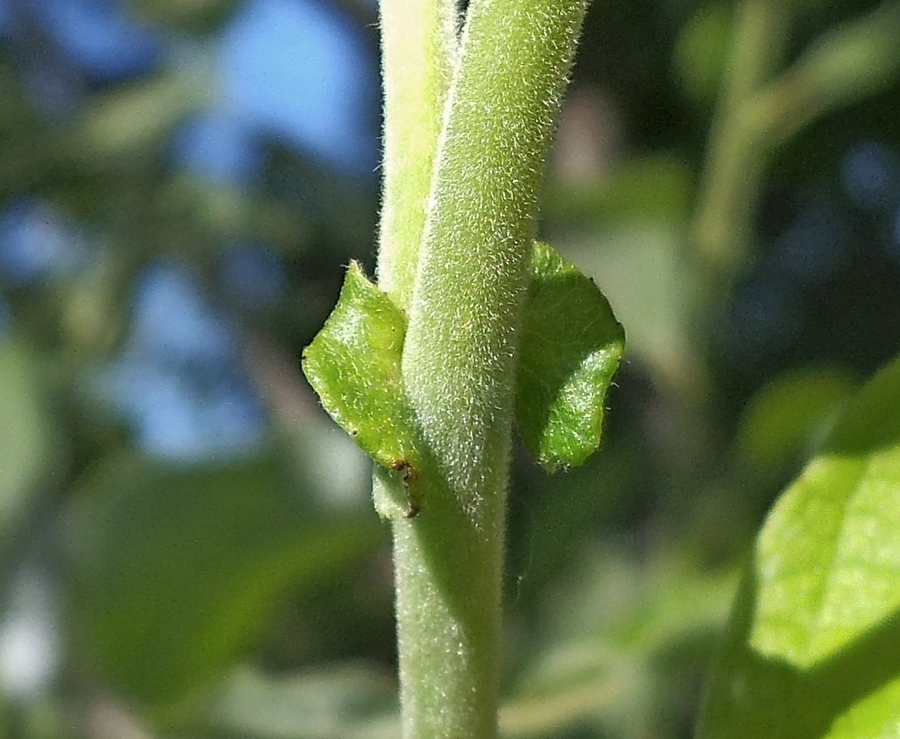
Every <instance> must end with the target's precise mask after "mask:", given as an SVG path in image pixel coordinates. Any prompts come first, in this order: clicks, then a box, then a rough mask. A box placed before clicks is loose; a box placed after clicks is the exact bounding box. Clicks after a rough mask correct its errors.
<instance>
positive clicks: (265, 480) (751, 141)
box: [0, 0, 900, 739]
mask: <svg viewBox="0 0 900 739" xmlns="http://www.w3.org/2000/svg"><path fill="white" fill-rule="evenodd" d="M377 45H378V39H377V8H376V7H375V5H374V4H373V3H372V2H371V1H370V0H190V1H186V0H132V1H131V2H128V1H127V0H41V1H40V2H28V1H27V0H2V1H0V532H2V538H0V575H2V577H0V594H2V598H0V605H2V608H0V736H6V737H12V738H14V739H19V738H22V739H38V738H40V739H75V738H82V737H84V738H90V739H148V738H151V737H171V738H173V739H174V738H184V739H187V738H188V737H190V738H192V739H206V738H209V739H230V738H232V737H250V738H251V739H287V738H297V739H307V738H308V739H325V738H329V739H330V738H334V739H353V738H356V737H358V738H360V739H362V738H374V737H395V736H397V735H398V732H397V723H396V705H395V699H394V695H395V690H396V686H395V685H394V667H395V665H394V661H395V654H394V637H393V616H392V612H391V607H392V603H391V600H392V595H391V572H390V551H389V536H388V531H387V530H386V527H385V526H384V525H382V524H381V523H380V522H379V521H378V519H377V517H376V515H375V513H374V511H373V510H372V507H371V504H370V502H369V484H368V475H369V468H368V464H367V463H366V461H365V460H364V459H363V457H362V455H361V454H360V453H359V452H358V451H357V450H356V448H355V447H354V446H353V444H352V443H351V442H350V441H349V440H348V439H347V438H346V437H345V436H344V435H343V433H342V432H340V431H339V430H337V429H336V428H335V427H334V425H333V424H332V423H331V421H330V420H329V419H328V418H327V417H326V416H325V415H324V413H323V412H322V411H321V409H320V408H319V407H318V406H317V404H316V402H315V399H314V398H313V396H312V394H311V391H310V390H309V388H308V387H307V386H306V385H305V382H304V380H303V379H302V377H301V374H300V371H299V357H300V352H301V349H302V347H303V346H305V345H306V344H307V343H308V342H309V341H310V339H311V338H312V336H313V335H314V334H315V332H316V331H317V330H318V328H319V327H320V326H321V324H322V322H323V321H324V319H325V317H326V316H327V314H328V312H329V310H330V308H331V306H332V305H333V303H334V301H335V299H336V296H337V291H338V288H339V285H340V282H341V279H342V268H343V265H346V264H347V263H348V261H349V260H350V259H351V258H361V259H362V260H363V261H364V262H366V263H367V265H368V268H369V271H370V272H371V271H372V270H373V268H374V250H375V247H374V242H373V233H374V228H375V224H376V219H377V208H378V167H377V162H378V146H379V125H380V124H379V91H378V80H377V70H378V56H377ZM898 70H900V4H898V3H897V2H886V3H883V4H878V3H873V2H851V1H847V2H836V3H825V2H820V1H819V0H792V1H791V2H775V0H741V1H740V2H737V3H729V2H723V1H719V0H637V1H633V2H624V0H616V1H615V2H605V3H604V2H597V3H596V4H595V7H594V8H593V9H592V11H591V13H590V14H589V17H588V22H587V28H586V31H585V36H584V40H583V42H582V44H581V47H580V51H579V60H578V67H577V70H576V72H575V75H574V80H573V86H572V90H571V94H570V97H569V99H568V103H567V106H566V109H565V112H564V116H563V119H562V121H561V124H560V129H559V136H558V143H557V147H556V150H555V153H554V158H553V161H552V163H551V166H550V171H549V180H548V186H547V188H546V194H545V198H544V203H545V204H544V211H543V214H544V217H543V226H542V230H543V236H544V237H545V238H546V239H547V240H549V241H550V242H551V243H553V244H554V245H555V246H557V247H558V248H559V249H561V250H562V251H563V252H564V253H566V254H567V256H569V257H570V258H571V259H572V260H574V261H575V262H576V263H577V264H579V265H580V266H581V267H582V269H584V271H585V272H587V273H589V274H590V275H592V276H593V277H594V278H595V279H596V281H597V282H598V284H599V285H600V286H601V287H602V288H603V290H604V291H605V292H606V294H607V295H608V297H609V298H610V300H611V302H612V304H613V306H614V308H615V309H616V310H617V312H618V314H619V317H620V319H621V320H622V322H623V323H624V324H625V327H626V330H627V331H628V336H629V341H630V344H629V355H628V360H627V362H626V364H625V366H624V368H623V369H622V371H621V373H620V375H619V378H618V383H617V384H618V386H617V388H616V389H615V392H614V393H613V396H612V399H611V411H610V421H609V426H608V428H609V432H608V438H607V440H606V442H605V448H604V450H603V451H602V453H601V454H599V455H598V456H597V457H596V458H595V459H594V460H593V461H591V462H590V463H589V464H588V465H586V466H585V467H584V468H582V469H577V470H572V471H571V472H569V473H567V474H564V475H559V476H557V477H555V478H546V477H545V476H544V474H543V473H542V472H541V470H540V469H539V468H538V467H537V466H536V465H535V464H534V463H533V462H531V461H530V460H528V459H527V458H526V457H525V455H524V454H523V453H518V454H517V458H516V460H515V466H514V480H513V488H512V498H511V511H510V536H509V538H510V554H509V563H508V587H507V620H508V627H507V630H506V639H507V641H506V645H505V653H506V664H505V675H506V679H505V684H504V694H505V696H506V701H505V704H504V708H503V712H502V715H501V723H502V726H503V729H504V733H505V735H506V736H508V737H558V738H560V739H562V738H566V739H581V738H586V737H622V738H623V739H639V738H643V737H687V736H690V734H691V731H692V726H693V722H694V717H695V715H696V711H697V705H698V703H699V701H700V699H701V695H702V686H703V678H704V674H705V671H706V669H707V666H708V664H709V661H710V659H711V655H712V654H713V652H714V648H715V643H716V639H717V637H718V635H719V634H720V633H721V630H722V627H723V625H724V621H725V618H726V617H727V613H728V608H729V604H730V600H731V598H732V596H733V592H734V586H735V584H736V575H737V573H738V571H739V569H740V566H741V564H742V562H743V561H744V559H745V557H746V555H747V552H748V551H749V546H750V542H751V541H752V536H753V532H754V531H755V530H756V528H757V527H758V525H759V523H760V521H761V519H762V516H763V515H764V514H765V512H766V510H767V508H768V506H769V505H770V504H771V502H772V500H773V499H774V497H775V496H776V495H777V493H778V491H779V489H780V488H781V487H782V486H783V485H784V484H785V483H786V482H787V481H788V480H789V479H790V478H791V476H792V475H793V474H794V473H795V472H796V471H797V469H798V468H799V466H800V465H801V464H802V462H803V460H804V458H805V457H806V455H808V454H809V452H810V450H811V449H812V448H813V446H814V444H815V442H816V439H817V438H819V436H820V435H821V433H822V430H823V429H824V428H825V427H826V426H827V424H828V421H829V418H831V417H832V416H833V413H834V411H835V409H836V408H837V407H839V405H840V403H841V402H842V400H843V399H844V398H845V397H846V395H847V393H848V392H849V391H850V390H852V389H853V388H854V387H855V386H856V385H857V384H858V383H859V382H860V381H861V380H862V379H863V378H865V377H866V376H868V375H869V374H870V373H871V372H872V371H873V370H874V369H875V368H877V367H878V366H879V365H880V364H882V363H883V362H885V361H886V360H887V359H888V358H889V357H891V356H892V355H894V354H895V353H896V351H897V347H898V345H900V311H898V305H900V115H898V111H900V105H898V100H900V97H898V95H900V71H898Z"/></svg>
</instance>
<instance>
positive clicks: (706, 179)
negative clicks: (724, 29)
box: [693, 0, 787, 284]
mask: <svg viewBox="0 0 900 739" xmlns="http://www.w3.org/2000/svg"><path fill="white" fill-rule="evenodd" d="M786 13H787V10H786V8H785V5H784V3H781V2H779V1H778V0H744V2H743V3H742V4H741V5H740V6H739V8H738V10H737V16H736V18H735V23H734V31H733V33H732V41H731V50H730V54H729V59H728V62H727V66H726V69H725V77H724V80H723V91H722V95H721V97H720V100H719V107H718V110H717V112H716V116H715V119H714V120H713V125H712V130H711V132H710V139H709V148H708V153H707V156H706V161H707V165H706V169H705V170H704V173H703V178H702V181H701V185H700V195H699V201H698V207H697V216H696V219H695V222H694V227H693V231H694V233H693V240H694V243H695V245H696V247H697V250H698V252H699V253H700V255H701V256H702V257H703V258H704V259H705V261H706V262H707V264H708V265H709V266H710V267H711V269H712V272H713V274H714V275H715V277H716V280H721V278H723V277H726V278H730V277H731V276H732V274H733V273H734V272H735V271H736V270H737V268H738V265H739V264H740V263H741V262H742V261H743V255H744V251H745V247H746V242H747V238H748V236H749V233H750V227H751V220H752V215H753V213H754V212H755V205H756V202H757V194H758V191H759V188H760V184H761V181H762V176H763V172H764V161H763V152H762V150H761V147H760V142H759V138H758V131H757V129H756V127H755V126H752V125H749V122H748V115H747V113H748V111H747V102H748V100H750V99H751V98H752V97H753V95H755V94H756V93H757V91H758V90H759V88H760V87H761V86H762V84H763V83H764V82H765V81H766V79H767V78H768V77H769V75H770V74H771V73H772V71H773V70H774V68H775V67H776V66H777V64H778V63H779V62H780V60H781V56H782V54H783V49H784V45H785V41H786V36H787V18H786V15H785V14H786ZM725 283H726V284H728V283H730V279H725Z"/></svg>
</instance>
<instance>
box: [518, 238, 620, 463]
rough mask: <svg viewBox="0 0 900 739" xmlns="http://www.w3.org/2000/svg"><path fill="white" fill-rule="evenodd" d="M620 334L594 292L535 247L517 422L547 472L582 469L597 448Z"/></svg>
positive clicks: (553, 253)
mask: <svg viewBox="0 0 900 739" xmlns="http://www.w3.org/2000/svg"><path fill="white" fill-rule="evenodd" d="M624 348H625V334H624V332H623V331H622V327H621V325H620V324H619V322H618V321H616V318H615V316H614V315H613V312H612V309H611V308H610V307H609V303H608V302H607V300H606V298H604V297H603V294H602V293H601V292H600V290H599V289H598V288H597V286H596V285H595V284H594V283H593V282H592V281H591V280H590V279H589V278H588V277H585V276H584V275H583V274H582V273H581V272H579V271H578V269H577V268H576V267H575V266H574V265H573V264H571V263H570V262H567V261H566V260H565V259H563V258H562V257H561V256H560V255H559V254H558V253H557V252H556V251H555V250H554V249H552V248H551V247H549V246H547V245H546V244H541V243H536V244H535V247H534V252H533V253H532V275H531V281H530V283H529V287H528V298H527V301H526V304H525V315H524V320H523V333H522V343H521V347H520V352H521V354H520V359H519V377H518V386H517V389H516V395H517V397H516V420H517V422H518V427H519V433H520V434H521V435H522V439H523V440H524V442H525V444H526V446H527V447H528V449H529V451H530V452H531V453H532V455H534V457H535V458H536V459H537V460H538V461H539V462H540V463H541V464H542V465H543V466H544V467H545V468H546V469H548V470H550V471H554V470H556V469H558V468H560V467H568V466H572V465H579V464H581V463H582V462H584V460H585V459H587V458H588V457H589V456H590V455H591V454H592V453H593V452H594V451H596V449H597V448H598V446H599V445H600V438H601V435H602V432H603V416H604V413H605V410H606V408H605V405H604V404H605V401H606V392H607V390H608V389H609V386H610V384H611V382H612V378H613V375H614V374H615V372H616V369H617V368H618V366H619V359H620V358H621V356H622V352H623V350H624Z"/></svg>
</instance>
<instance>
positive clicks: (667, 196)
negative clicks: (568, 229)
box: [544, 153, 693, 225]
mask: <svg viewBox="0 0 900 739" xmlns="http://www.w3.org/2000/svg"><path fill="white" fill-rule="evenodd" d="M692 195H693V186H692V176H691V171H690V169H689V168H688V166H687V164H686V163H685V161H684V158H683V157H681V156H678V155H676V154H670V153H662V154H650V155H644V156H640V157H635V158H633V159H628V160H626V161H625V162H623V163H622V164H620V165H618V166H617V167H615V169H613V170H612V171H611V172H610V173H609V176H607V177H603V178H602V179H598V180H596V181H595V182H593V183H585V182H581V181H578V180H575V181H571V182H567V181H565V180H562V179H560V180H558V181H556V182H553V183H552V187H551V188H550V190H549V192H548V193H547V203H546V207H545V208H544V210H545V211H546V215H547V216H549V217H550V218H553V219H556V218H559V219H568V220H581V221H587V222H589V223H605V224H610V223H622V222H628V221H641V220H651V221H666V222H667V223H672V224H675V225H678V224H682V223H684V222H685V220H686V219H687V217H688V214H689V213H690V206H691V197H692Z"/></svg>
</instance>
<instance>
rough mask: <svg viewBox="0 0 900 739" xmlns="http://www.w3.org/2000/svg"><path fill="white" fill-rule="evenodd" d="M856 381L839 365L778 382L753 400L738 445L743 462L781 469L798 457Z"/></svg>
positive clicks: (788, 375) (790, 375)
mask: <svg viewBox="0 0 900 739" xmlns="http://www.w3.org/2000/svg"><path fill="white" fill-rule="evenodd" d="M855 385H856V383H855V382H854V380H853V378H852V377H851V376H850V375H849V374H848V373H847V372H846V371H845V370H843V369H840V368H838V367H807V368H804V369H800V370H793V371H790V372H786V373H784V374H783V375H780V376H779V377H777V378H775V379H774V380H773V381H772V382H770V383H769V384H768V385H766V386H765V387H763V388H762V389H761V390H760V391H759V392H757V393H756V395H755V396H754V397H753V398H751V400H750V402H749V403H748V405H747V407H746V409H745V410H744V413H743V415H742V417H741V420H740V426H739V428H738V432H737V438H736V441H735V445H736V454H737V458H738V461H739V462H741V463H742V464H743V465H745V466H747V467H749V468H750V469H755V470H759V471H762V472H772V471H777V470H778V469H780V468H782V467H783V466H784V465H785V464H786V463H788V462H790V461H791V460H792V459H794V458H796V456H797V454H798V453H800V452H802V451H804V449H805V448H806V447H807V446H808V445H809V444H810V442H811V441H812V440H813V437H814V434H815V432H816V431H817V430H821V429H822V427H823V426H824V425H825V423H826V422H827V420H828V418H829V417H830V415H831V414H832V413H833V412H834V411H835V410H836V409H837V408H838V407H839V405H840V403H842V402H843V401H845V400H846V399H847V397H848V396H849V395H850V392H851V390H853V388H854V387H855Z"/></svg>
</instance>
